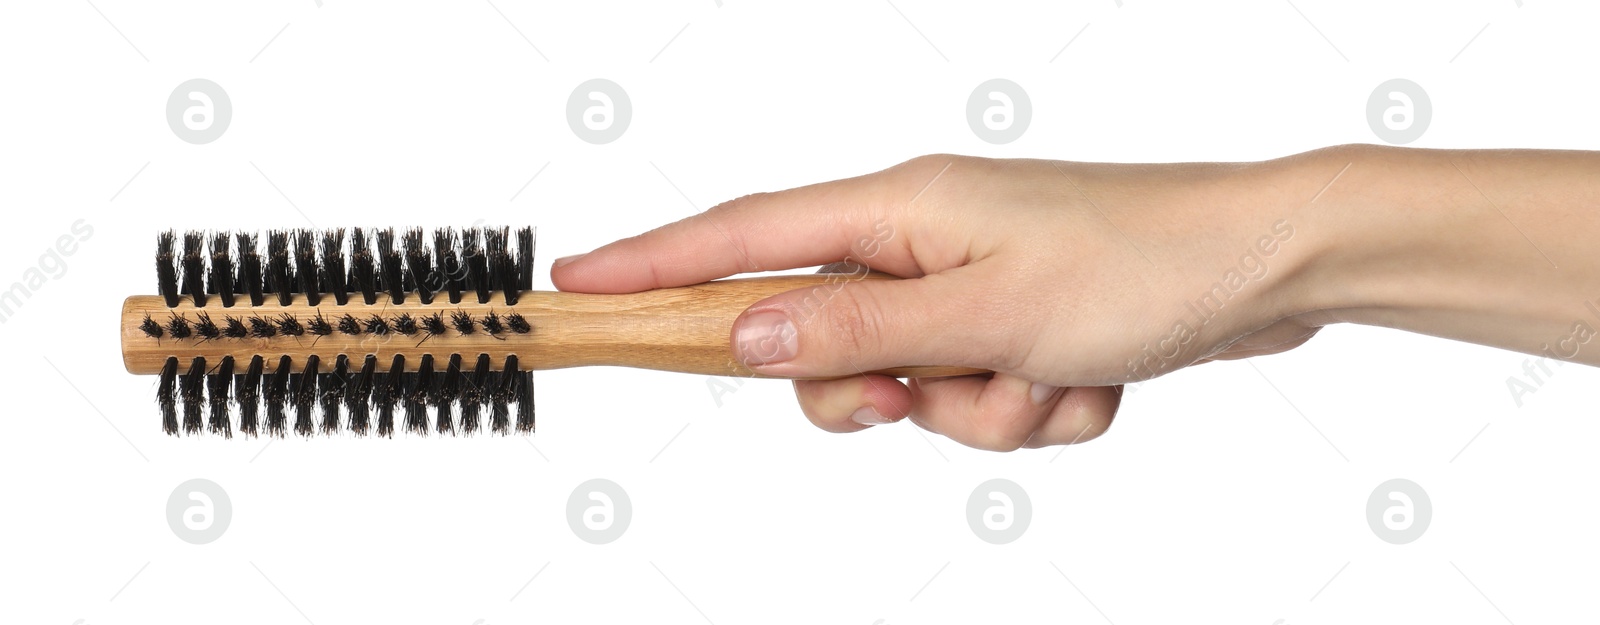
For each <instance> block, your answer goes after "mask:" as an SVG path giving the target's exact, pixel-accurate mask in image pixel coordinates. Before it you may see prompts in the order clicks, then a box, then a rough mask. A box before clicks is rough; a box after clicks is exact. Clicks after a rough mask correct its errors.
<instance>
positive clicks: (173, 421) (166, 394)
mask: <svg viewBox="0 0 1600 625" xmlns="http://www.w3.org/2000/svg"><path fill="white" fill-rule="evenodd" d="M156 405H158V406H160V407H161V431H163V432H166V433H168V434H174V435H175V434H177V433H178V359H177V358H176V357H168V358H167V363H166V364H164V365H162V366H161V380H160V381H159V382H157V383H156Z"/></svg>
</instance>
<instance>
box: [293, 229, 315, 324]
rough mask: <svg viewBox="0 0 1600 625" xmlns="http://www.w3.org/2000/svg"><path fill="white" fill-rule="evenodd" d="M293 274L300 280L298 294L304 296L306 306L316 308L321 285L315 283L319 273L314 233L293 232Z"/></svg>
mask: <svg viewBox="0 0 1600 625" xmlns="http://www.w3.org/2000/svg"><path fill="white" fill-rule="evenodd" d="M294 273H295V275H296V276H298V277H299V278H300V292H301V293H304V294H305V296H306V304H308V305H311V306H316V305H317V302H319V301H321V299H322V285H320V284H318V283H317V277H318V276H319V275H321V273H320V272H319V271H317V233H316V232H315V231H312V230H306V229H300V230H296V231H295V232H294Z"/></svg>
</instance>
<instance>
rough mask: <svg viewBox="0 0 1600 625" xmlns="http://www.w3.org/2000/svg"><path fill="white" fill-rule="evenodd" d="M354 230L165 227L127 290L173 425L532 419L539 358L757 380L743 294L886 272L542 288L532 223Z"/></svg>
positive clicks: (428, 427)
mask: <svg viewBox="0 0 1600 625" xmlns="http://www.w3.org/2000/svg"><path fill="white" fill-rule="evenodd" d="M345 234H346V231H345V230H344V229H343V228H338V229H332V230H325V231H321V232H317V231H311V230H296V231H272V232H269V233H268V234H267V241H266V251H265V252H266V253H265V254H262V253H261V250H260V249H259V245H258V244H259V240H258V239H257V237H256V236H255V235H254V234H248V233H238V234H232V235H230V234H229V233H226V232H219V233H202V232H189V233H186V234H184V235H183V237H182V241H181V249H180V247H179V243H180V242H179V240H178V239H179V237H178V236H177V235H176V234H175V233H173V232H170V231H169V232H165V233H162V234H160V235H158V237H157V241H156V277H157V287H158V291H159V294H158V295H135V296H132V297H129V298H128V299H127V300H126V301H124V302H123V305H122V359H123V363H124V365H125V366H126V367H127V369H128V371H129V372H130V373H136V374H157V375H159V376H160V380H159V382H158V383H157V385H156V386H157V391H156V394H157V404H158V405H159V406H160V409H161V413H162V427H163V429H164V430H165V431H166V432H168V433H170V434H174V435H176V434H178V433H180V432H182V433H184V434H197V433H200V432H202V431H209V432H211V433H213V434H221V435H224V436H232V434H233V432H234V429H235V423H237V429H238V431H239V432H241V433H243V434H246V435H258V434H261V433H262V431H263V430H265V433H266V434H268V435H272V436H284V435H285V434H286V433H287V432H288V431H289V430H291V429H292V430H293V431H294V432H295V433H296V434H300V435H307V436H309V435H312V434H313V433H316V432H322V433H326V434H333V433H338V432H344V431H349V432H352V433H354V434H357V435H365V434H368V433H376V434H378V435H380V436H391V435H392V434H393V433H394V431H395V429H396V427H403V428H404V429H406V430H408V431H410V432H414V433H417V434H426V433H428V432H430V431H434V432H438V433H441V434H443V433H450V434H456V433H462V434H472V433H476V432H479V431H488V432H494V433H508V432H510V431H511V430H512V429H515V430H516V431H518V432H525V433H526V432H532V431H533V429H534V409H533V374H532V371H533V370H536V369H554V368H562V367H578V366H585V365H612V366H623V367H638V368H646V369H657V370H663V371H679V372H684V373H696V374H702V375H727V376H746V377H751V376H755V374H754V373H752V372H751V371H750V370H749V369H748V368H746V367H745V366H743V365H742V364H740V363H739V362H738V361H737V360H736V359H735V358H734V355H733V348H732V346H731V345H730V340H731V339H730V337H731V332H732V326H733V321H734V319H735V318H737V317H738V316H739V314H740V313H742V312H743V311H744V309H745V308H747V307H749V306H750V305H751V304H754V303H755V302H757V301H759V300H761V299H763V298H766V297H768V296H770V295H774V294H777V293H781V292H784V291H789V290H794V289H804V288H811V289H813V292H814V293H815V297H816V298H817V300H816V301H817V305H819V306H822V305H826V302H827V299H828V298H829V297H830V296H831V294H832V293H834V292H837V289H838V288H840V285H842V284H843V283H844V282H847V281H850V280H861V279H880V278H887V276H882V275H880V274H872V273H868V272H866V271H865V269H864V268H863V269H862V271H860V272H857V273H833V274H816V275H809V276H776V277H761V278H744V279H729V280H718V281H713V282H707V283H704V284H698V285H694V286H686V287H679V288H670V289H658V290H654V291H646V292H642V293H633V294H624V295H592V294H582V293H562V292H549V291H534V290H532V283H533V251H534V235H533V230H532V229H531V228H521V229H518V230H516V231H515V232H512V231H511V230H510V229H509V228H483V229H476V228H469V229H464V230H460V231H457V230H455V229H450V228H443V229H438V230H435V231H433V232H432V233H431V237H430V236H428V234H429V233H426V232H424V231H423V230H422V229H420V228H413V229H410V230H406V231H405V232H403V233H401V235H400V238H399V240H398V241H397V240H396V238H395V234H396V233H395V231H394V230H393V229H392V228H386V229H381V230H377V231H375V232H369V231H366V230H363V229H361V228H354V229H352V230H350V236H349V239H348V245H347V242H346V236H345ZM430 239H431V240H430ZM873 373H882V374H886V375H893V376H898V377H919V376H938V375H958V374H966V373H975V371H974V370H972V369H965V368H956V367H905V368H897V369H890V370H885V371H876V372H873ZM235 409H237V413H238V414H237V420H235V418H234V417H235V415H234V412H235ZM513 409H514V412H515V415H514V418H513ZM397 417H398V418H400V419H403V421H402V422H401V423H400V424H398V425H397V424H396V419H397ZM430 417H431V419H430Z"/></svg>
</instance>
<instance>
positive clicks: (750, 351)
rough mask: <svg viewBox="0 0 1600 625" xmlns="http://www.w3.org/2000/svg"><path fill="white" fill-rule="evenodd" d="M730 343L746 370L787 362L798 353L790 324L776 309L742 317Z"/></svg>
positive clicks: (786, 316)
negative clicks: (747, 368)
mask: <svg viewBox="0 0 1600 625" xmlns="http://www.w3.org/2000/svg"><path fill="white" fill-rule="evenodd" d="M733 344H734V346H735V348H736V349H737V350H738V352H739V361H740V362H742V363H744V366H746V367H758V366H761V365H775V364H778V363H781V362H787V361H789V360H790V359H792V358H794V356H795V354H796V353H797V352H799V350H800V341H799V338H798V337H797V336H796V333H795V328H794V323H793V322H791V321H789V316H788V315H785V314H783V313H781V312H778V311H776V310H764V311H761V312H758V313H753V314H749V315H745V316H744V318H743V319H740V320H739V327H738V329H736V330H734V332H733Z"/></svg>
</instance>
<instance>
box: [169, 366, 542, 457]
mask: <svg viewBox="0 0 1600 625" xmlns="http://www.w3.org/2000/svg"><path fill="white" fill-rule="evenodd" d="M377 364H378V361H377V357H375V356H367V357H366V358H365V360H364V361H363V362H362V363H361V364H360V365H359V366H358V365H357V364H356V363H353V362H350V361H349V360H348V359H347V358H346V357H345V356H339V357H338V359H337V360H336V361H335V362H334V363H333V364H332V365H331V366H328V363H326V362H320V361H319V360H318V359H317V358H316V357H315V356H313V357H310V358H307V359H305V361H303V362H302V363H301V365H300V367H299V368H295V366H294V363H293V362H292V361H291V360H290V358H289V357H287V356H284V357H282V358H280V359H278V360H277V361H276V362H266V361H265V360H264V359H263V358H261V357H260V356H257V357H254V358H252V359H251V361H250V363H249V364H248V366H246V367H245V372H244V373H235V369H236V366H237V365H236V363H235V362H234V360H233V358H232V357H223V359H222V360H221V362H220V363H217V364H216V365H215V366H213V367H211V368H209V369H208V368H207V367H208V365H207V363H206V360H205V359H204V358H194V359H192V360H191V361H190V362H188V363H180V362H179V360H178V359H177V358H169V359H168V360H167V362H166V365H165V366H164V367H163V368H162V371H161V376H160V380H159V382H158V384H157V391H156V400H157V403H158V404H159V405H160V407H161V412H162V429H163V430H165V431H166V432H167V433H168V434H172V435H174V436H177V435H179V434H180V432H181V434H182V435H185V436H194V435H198V434H201V433H202V432H205V431H209V432H210V433H211V434H216V435H221V436H225V437H232V436H233V433H234V431H235V430H237V431H238V432H239V433H240V434H241V435H244V436H257V435H259V434H261V432H262V430H263V429H264V430H265V433H266V434H267V435H268V436H273V437H278V438H283V437H285V436H287V435H288V433H289V431H290V430H292V431H293V432H294V433H295V434H296V435H300V436H306V437H309V436H311V435H313V434H315V433H318V432H320V433H322V434H325V435H336V434H340V433H344V432H349V433H351V434H354V435H356V436H365V435H367V434H371V433H375V434H377V435H379V436H385V437H392V436H394V434H395V431H396V429H403V430H404V431H405V432H407V433H408V434H410V435H416V436H427V435H428V434H429V433H430V432H431V433H438V434H441V435H443V434H447V433H448V434H450V435H451V436H455V435H457V434H467V435H471V434H475V433H477V432H479V431H480V430H482V429H486V430H488V431H490V432H493V433H495V434H501V435H504V434H509V433H510V432H511V431H512V429H513V428H514V429H515V430H516V431H517V432H518V433H522V434H530V433H532V432H533V431H534V406H533V372H532V371H525V370H522V369H521V368H520V367H519V364H518V362H517V357H516V356H507V357H506V360H505V363H504V365H503V367H502V368H501V370H499V371H491V370H490V365H491V362H490V359H489V355H488V354H478V355H477V357H476V358H475V365H476V366H475V367H474V368H471V369H468V368H467V367H466V366H465V365H464V364H463V358H462V355H460V354H451V355H450V356H449V358H448V360H445V361H436V360H435V359H434V358H433V357H432V356H427V355H425V356H423V357H422V360H421V362H420V363H419V370H418V371H415V372H405V371H403V368H404V367H405V359H404V357H403V356H399V355H396V356H394V361H393V362H392V363H391V370H390V371H385V372H378V371H377V370H376V369H377ZM441 369H442V371H441ZM207 409H209V410H207ZM234 409H236V411H237V413H238V420H237V427H235V421H234V418H233V414H232V412H233V411H234ZM485 410H487V411H488V413H489V423H488V426H487V427H486V428H484V427H480V421H479V415H480V414H482V413H483V412H484V411H485ZM263 412H265V414H266V420H265V421H266V422H265V424H262V423H261V422H260V421H259V418H258V417H259V415H260V414H262V413H263ZM180 413H181V417H180ZM373 413H376V422H375V423H374V419H373ZM397 414H398V415H401V416H403V422H402V423H400V424H397V423H396V420H395V417H396V415H397ZM458 414H459V415H460V417H459V418H458V417H457V416H456V415H458ZM207 415H209V418H208V419H206V418H203V417H205V416H207ZM513 415H514V416H515V421H514V422H513V420H512V417H513ZM318 416H320V419H318ZM397 425H399V426H400V427H398V428H397Z"/></svg>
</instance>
